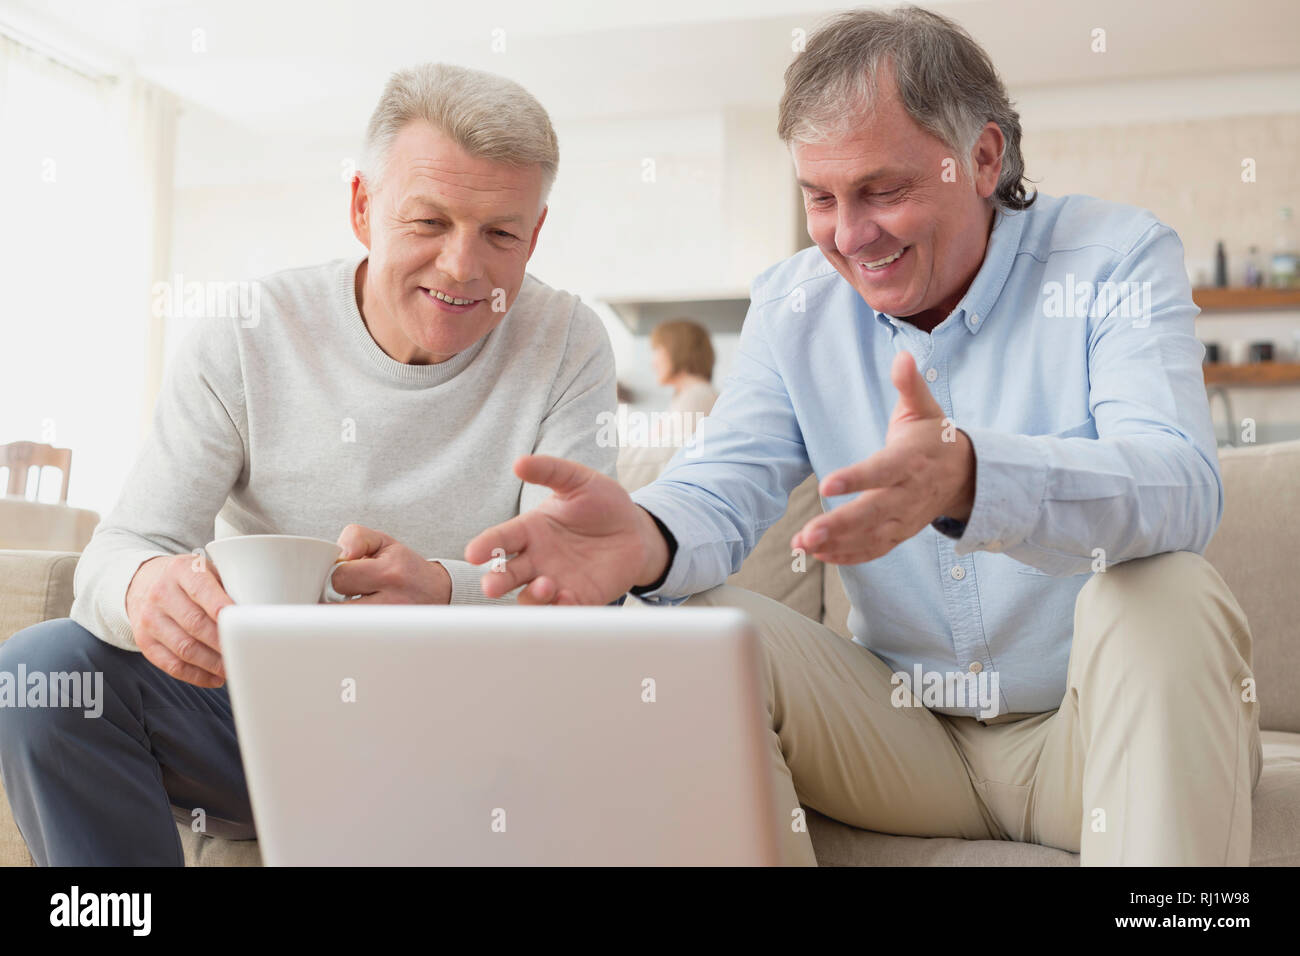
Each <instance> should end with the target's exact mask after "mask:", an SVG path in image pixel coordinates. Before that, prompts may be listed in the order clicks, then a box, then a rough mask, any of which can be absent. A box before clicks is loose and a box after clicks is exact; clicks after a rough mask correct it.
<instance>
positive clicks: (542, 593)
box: [465, 455, 658, 604]
mask: <svg viewBox="0 0 1300 956" xmlns="http://www.w3.org/2000/svg"><path fill="white" fill-rule="evenodd" d="M514 472H515V474H516V475H518V476H519V477H520V478H522V479H523V480H524V481H526V482H529V483H530V484H535V485H545V486H546V487H548V488H550V489H551V490H552V491H553V492H554V493H553V494H552V495H551V496H550V497H548V498H546V499H545V500H544V501H543V502H542V503H541V504H539V505H538V506H537V507H536V508H534V509H532V510H531V511H528V512H526V513H524V514H521V515H519V516H518V517H517V518H511V519H510V520H509V521H505V522H502V523H501V524H498V525H494V526H493V527H491V528H488V529H487V530H486V531H484V532H483V533H482V534H480V535H479V536H478V537H476V538H474V540H472V541H470V543H469V544H468V545H466V546H465V560H466V561H469V562H471V563H473V564H484V563H486V562H489V561H491V562H493V564H492V570H490V571H489V572H488V573H487V574H485V575H484V576H483V593H484V594H486V595H487V596H488V597H500V596H501V595H503V594H505V593H506V592H508V591H511V590H514V589H515V588H517V587H520V586H521V585H527V587H525V588H524V590H523V591H521V592H520V593H519V597H518V600H519V603H521V604H552V603H554V604H608V603H609V602H610V601H613V600H614V599H616V598H617V597H619V595H621V594H624V593H626V591H627V590H628V588H630V587H632V586H634V585H635V584H636V583H637V578H638V576H639V575H640V574H641V573H642V572H643V571H644V567H645V565H646V561H647V553H648V545H647V536H646V530H645V523H646V522H648V521H649V517H648V515H646V513H645V512H644V511H643V510H642V509H641V508H639V507H638V506H637V505H636V504H635V503H634V502H633V501H632V499H631V497H629V495H628V493H627V492H626V491H625V490H624V489H623V487H622V486H621V485H620V484H619V483H618V482H617V481H615V480H614V479H613V478H610V477H608V476H607V475H603V474H601V473H600V472H598V471H595V470H594V469H591V468H588V467H586V466H585V465H580V464H578V463H577V462H573V461H568V460H566V459H564V458H552V457H550V456H547V455H526V456H524V457H523V458H520V459H519V460H518V461H516V462H515V465H514ZM650 526H651V527H653V522H650ZM654 533H655V534H658V532H657V530H656V531H655V532H654ZM503 559H504V560H503Z"/></svg>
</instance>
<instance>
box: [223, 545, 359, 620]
mask: <svg viewBox="0 0 1300 956" xmlns="http://www.w3.org/2000/svg"><path fill="white" fill-rule="evenodd" d="M204 550H205V551H206V552H207V555H208V559H209V560H210V561H211V563H212V566H213V567H214V568H215V569H216V571H217V574H218V575H220V577H221V584H222V586H223V587H225V589H226V593H227V594H229V595H230V599H231V600H232V601H234V602H235V603H236V604H319V603H320V602H321V601H337V600H339V599H340V595H338V592H336V591H335V590H334V589H333V588H332V587H331V586H330V580H331V578H332V577H333V576H334V568H335V566H336V565H337V564H338V561H339V558H340V557H342V555H343V549H342V548H340V547H339V546H338V545H337V544H335V543H334V542H332V541H325V540H322V539H321V538H307V537H300V536H298V535H292V534H245V535H236V536H234V537H230V538H218V539H217V540H216V541H211V542H209V543H208V545H207V547H206V548H205V549H204Z"/></svg>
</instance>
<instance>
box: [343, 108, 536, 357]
mask: <svg viewBox="0 0 1300 956" xmlns="http://www.w3.org/2000/svg"><path fill="white" fill-rule="evenodd" d="M545 219H546V209H545V208H544V207H543V206H542V170H541V168H540V167H538V166H511V165H508V164H505V163H499V162H495V161H493V160H489V159H484V158H482V157H479V156H473V155H471V154H469V153H468V152H466V151H465V150H464V149H463V148H461V147H460V146H458V145H457V144H456V143H455V142H453V141H452V140H451V139H449V138H448V137H446V136H445V135H443V134H442V133H441V132H439V131H437V130H435V129H434V128H433V127H432V126H430V125H429V124H427V123H424V122H413V123H410V124H409V125H407V126H406V127H405V128H404V129H403V130H402V131H401V132H400V133H398V135H397V136H396V137H395V138H394V140H393V143H392V147H391V149H390V151H389V154H388V158H387V163H386V165H385V168H384V173H383V177H382V181H381V182H380V183H379V184H377V185H376V184H370V187H369V188H368V186H367V184H366V182H365V181H364V180H362V179H361V178H360V177H354V178H353V181H352V227H353V232H354V233H355V234H356V236H357V238H358V239H360V240H361V242H362V243H363V244H364V245H365V246H366V248H367V249H369V250H370V255H369V257H368V258H367V260H366V262H364V263H363V264H362V267H361V269H362V270H364V272H362V271H360V270H359V272H358V296H359V302H358V304H359V306H360V307H361V312H362V315H363V316H364V317H365V320H366V325H367V327H368V328H369V329H370V334H371V335H372V337H374V339H375V341H376V342H377V343H378V344H379V346H380V348H382V349H383V350H384V351H385V352H386V353H388V355H390V356H391V357H392V358H394V359H396V360H397V361H399V362H406V363H408V364H415V365H425V364H432V363H437V362H445V361H446V360H447V359H449V358H451V357H452V356H454V355H456V354H457V353H459V352H463V351H464V350H465V349H467V348H469V347H470V346H471V345H473V344H474V343H475V342H477V341H478V340H479V339H481V338H482V337H483V336H485V335H487V334H488V333H489V332H491V331H492V329H494V328H496V326H497V325H498V323H500V321H501V320H502V319H503V318H504V317H505V313H506V310H508V309H509V308H510V306H511V305H513V304H514V301H515V298H516V297H517V296H518V295H519V289H520V287H521V286H522V285H523V281H524V268H525V266H526V265H527V263H528V260H529V258H530V257H531V256H532V254H533V249H534V248H535V247H536V245H537V236H538V233H539V232H540V231H541V228H542V223H543V221H545Z"/></svg>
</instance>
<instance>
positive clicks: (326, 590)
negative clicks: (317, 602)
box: [320, 558, 352, 604]
mask: <svg viewBox="0 0 1300 956" xmlns="http://www.w3.org/2000/svg"><path fill="white" fill-rule="evenodd" d="M342 561H343V559H342V558H339V559H338V560H337V561H335V562H334V564H333V566H332V567H331V568H330V573H329V574H328V575H327V576H326V578H325V586H324V587H323V588H321V596H320V599H321V602H322V603H324V604H342V603H344V602H345V601H350V600H352V599H351V598H350V597H348V596H347V595H346V594H339V592H338V591H335V590H334V572H335V571H336V570H338V566H339V564H340V563H342Z"/></svg>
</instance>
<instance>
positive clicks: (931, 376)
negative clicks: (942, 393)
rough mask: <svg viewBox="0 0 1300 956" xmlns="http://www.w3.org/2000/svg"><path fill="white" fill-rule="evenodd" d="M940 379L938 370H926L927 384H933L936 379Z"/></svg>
mask: <svg viewBox="0 0 1300 956" xmlns="http://www.w3.org/2000/svg"><path fill="white" fill-rule="evenodd" d="M938 377H939V370H938V369H935V368H927V369H926V370H925V380H926V381H927V382H933V381H934V380H935V379H936V378H938Z"/></svg>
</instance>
